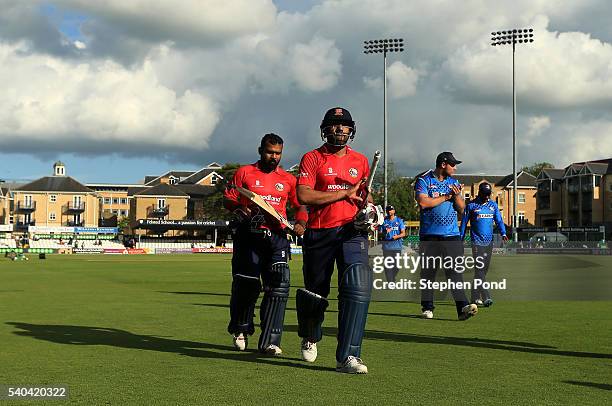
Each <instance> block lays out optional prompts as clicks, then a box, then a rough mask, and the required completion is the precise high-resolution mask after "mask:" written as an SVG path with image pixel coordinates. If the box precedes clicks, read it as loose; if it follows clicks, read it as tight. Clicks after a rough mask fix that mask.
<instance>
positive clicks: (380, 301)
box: [157, 286, 455, 317]
mask: <svg viewBox="0 0 612 406" xmlns="http://www.w3.org/2000/svg"><path fill="white" fill-rule="evenodd" d="M299 287H300V286H292V288H299ZM157 293H171V294H174V295H193V296H198V295H201V296H226V297H230V294H229V293H217V292H167V291H157ZM327 300H328V301H334V302H335V301H338V299H336V298H333V297H328V298H327ZM371 302H372V303H406V304H417V305H420V304H421V302H415V301H410V300H372V301H371ZM436 306H455V304H454V303H436ZM400 317H401V315H400ZM418 317H420V316H418Z"/></svg>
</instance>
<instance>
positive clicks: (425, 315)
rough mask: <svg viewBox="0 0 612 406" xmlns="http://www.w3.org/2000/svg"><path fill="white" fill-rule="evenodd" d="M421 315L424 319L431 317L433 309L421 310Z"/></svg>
mask: <svg viewBox="0 0 612 406" xmlns="http://www.w3.org/2000/svg"><path fill="white" fill-rule="evenodd" d="M422 317H423V318H424V319H433V311H432V310H423V314H422Z"/></svg>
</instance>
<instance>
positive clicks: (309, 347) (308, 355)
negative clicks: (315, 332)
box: [302, 338, 317, 362]
mask: <svg viewBox="0 0 612 406" xmlns="http://www.w3.org/2000/svg"><path fill="white" fill-rule="evenodd" d="M302 359H303V360H304V361H306V362H315V360H316V359H317V343H311V342H310V341H308V339H306V338H303V339H302Z"/></svg>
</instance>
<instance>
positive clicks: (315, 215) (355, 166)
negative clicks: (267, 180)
mask: <svg viewBox="0 0 612 406" xmlns="http://www.w3.org/2000/svg"><path fill="white" fill-rule="evenodd" d="M299 172H300V174H301V175H300V177H299V179H298V185H306V186H310V187H311V188H312V189H313V190H318V191H322V192H337V191H339V190H346V189H350V188H351V186H353V185H355V184H356V183H357V182H359V181H361V178H365V177H367V176H368V174H369V173H370V169H369V164H368V159H367V158H366V157H365V156H364V155H363V154H360V153H359V152H356V151H353V150H352V149H351V148H350V147H346V155H344V156H342V157H338V156H336V155H334V154H332V153H329V152H328V151H327V148H326V147H325V146H322V147H320V148H317V149H315V150H313V151H310V152H307V153H306V154H305V155H304V157H303V158H302V161H301V162H300V170H299ZM355 172H356V176H353V173H355ZM308 210H309V213H308V227H311V228H331V227H338V226H341V225H344V224H347V223H350V222H351V221H352V220H353V217H355V214H357V211H358V210H359V208H358V207H357V205H355V204H353V203H351V202H349V201H348V200H341V201H338V202H334V203H331V204H328V205H325V206H310V207H309V208H308Z"/></svg>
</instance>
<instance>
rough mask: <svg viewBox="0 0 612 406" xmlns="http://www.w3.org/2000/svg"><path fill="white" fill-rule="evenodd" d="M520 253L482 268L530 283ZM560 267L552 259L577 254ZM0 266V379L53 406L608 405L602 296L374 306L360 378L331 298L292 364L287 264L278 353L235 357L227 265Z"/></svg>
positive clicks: (114, 259)
mask: <svg viewBox="0 0 612 406" xmlns="http://www.w3.org/2000/svg"><path fill="white" fill-rule="evenodd" d="M521 258H525V257H515V258H512V257H507V258H495V259H494V264H493V269H495V272H497V273H498V274H504V272H506V270H508V271H509V270H510V269H512V276H508V278H509V281H510V280H512V278H517V279H523V280H528V279H529V278H530V272H532V271H531V270H527V271H521V269H522V268H521V267H518V268H517V267H514V265H515V264H516V263H517V261H519V262H520V261H524V260H525V259H521ZM564 258H565V261H563V263H566V264H567V263H568V261H570V262H569V263H571V261H577V262H578V263H581V264H583V265H584V261H590V260H591V258H586V257H569V256H568V257H564ZM558 259H559V257H558V256H557V257H555V260H558ZM592 259H593V261H595V262H594V264H595V265H593V267H594V268H599V267H602V266H603V267H604V269H607V271H610V272H612V266H610V261H612V258H606V259H602V258H592ZM0 260H1V261H0V314H1V315H2V320H1V323H0V343H1V347H0V365H1V367H0V385H2V384H10V385H19V386H32V385H39V386H40V385H53V384H55V385H59V384H63V385H68V387H69V390H70V398H69V402H61V401H60V402H58V404H62V403H64V404H65V403H71V404H85V405H100V404H113V405H116V404H143V405H145V404H146V405H151V404H176V405H179V404H208V403H215V404H247V405H248V404H253V403H255V404H263V403H266V404H287V403H289V402H291V403H293V404H328V403H338V404H350V403H352V404H355V403H366V404H367V403H373V402H376V403H377V404H399V403H417V404H432V403H435V404H471V403H481V404H551V405H553V404H554V405H556V404H605V403H607V402H609V401H610V399H611V390H612V376H611V372H610V371H612V343H611V338H610V331H611V327H612V301H592V302H586V301H542V302H526V301H506V300H499V301H497V302H496V303H495V306H494V307H492V308H491V309H483V310H481V312H480V313H479V314H478V316H477V317H475V318H473V319H471V320H469V321H467V322H458V321H455V319H456V313H455V308H454V304H451V303H448V302H445V303H438V307H437V308H436V319H434V320H421V319H419V318H418V315H419V313H420V308H419V306H418V305H417V304H415V303H406V302H394V301H384V300H379V301H374V302H372V304H371V306H370V316H369V318H368V324H367V331H366V338H365V340H364V347H363V358H364V361H365V362H366V364H367V366H368V368H369V370H370V373H369V374H368V375H365V376H354V375H345V374H338V373H336V372H334V367H335V359H334V354H335V333H336V317H337V312H336V309H337V302H336V301H335V300H332V301H331V305H330V309H329V310H328V313H327V316H328V317H327V320H326V322H325V324H324V326H325V337H324V339H323V341H322V342H321V343H320V344H319V359H318V360H317V362H316V363H315V364H307V363H305V362H302V361H301V360H300V354H299V338H298V337H297V334H296V330H297V328H296V315H295V286H301V285H302V278H301V272H300V269H301V262H300V261H301V260H300V258H299V257H298V258H297V259H294V260H293V261H292V263H291V267H292V269H293V273H292V277H293V280H292V286H293V287H292V292H291V298H290V301H289V305H288V311H287V315H286V319H285V328H286V330H285V331H286V332H285V335H284V336H283V346H282V347H283V350H284V352H285V354H284V356H283V357H281V358H265V357H261V356H259V355H258V354H257V353H255V352H253V351H252V350H251V351H248V352H246V353H237V352H235V351H234V350H233V348H232V345H231V339H230V336H229V335H228V334H227V333H226V326H227V320H228V312H229V310H228V301H229V296H228V292H229V286H230V279H231V278H230V270H229V266H230V257H229V256H227V255H184V256H93V255H92V256H48V259H47V260H45V261H41V260H38V259H36V258H32V259H31V260H30V261H28V262H9V261H8V260H5V259H4V258H1V259H0ZM549 260H551V259H547V258H543V257H538V258H532V259H529V261H530V262H531V261H549ZM598 261H600V262H598ZM601 261H608V262H607V263H606V262H601ZM296 271H297V272H296ZM577 272H583V275H584V272H585V270H584V266H579V267H577V268H576V269H573V270H572V269H571V268H569V269H568V267H567V266H566V269H564V271H563V275H566V276H567V275H569V276H570V277H575V276H572V275H575V274H576V273H577ZM556 283H559V281H557V282H556ZM336 293H337V291H335V290H334V291H332V294H331V295H330V298H335V296H336ZM257 334H258V333H256V336H255V337H254V338H253V339H252V340H251V347H253V346H256V339H257ZM2 402H5V403H7V401H0V403H2ZM15 403H16V404H20V405H23V404H28V403H29V402H27V401H19V402H15ZM31 403H33V404H40V402H31Z"/></svg>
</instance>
